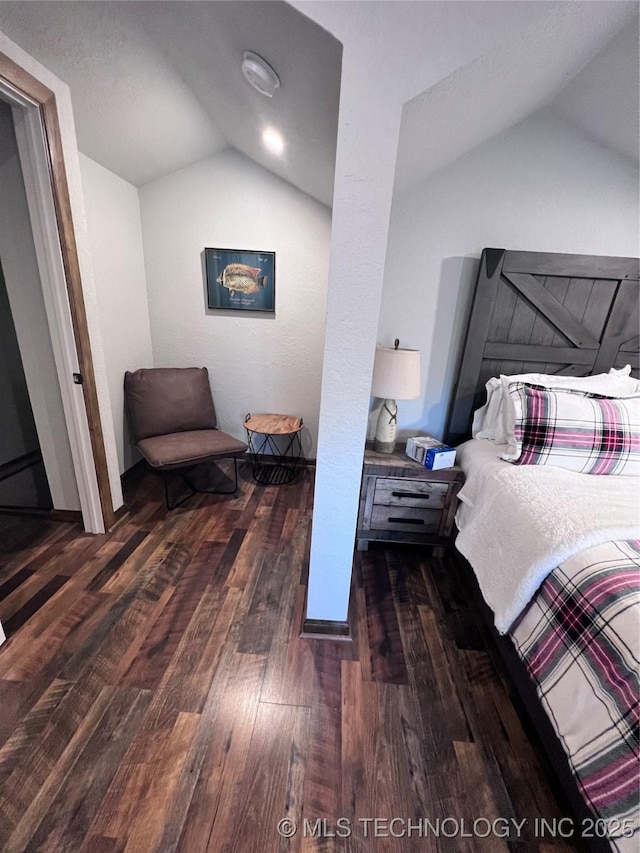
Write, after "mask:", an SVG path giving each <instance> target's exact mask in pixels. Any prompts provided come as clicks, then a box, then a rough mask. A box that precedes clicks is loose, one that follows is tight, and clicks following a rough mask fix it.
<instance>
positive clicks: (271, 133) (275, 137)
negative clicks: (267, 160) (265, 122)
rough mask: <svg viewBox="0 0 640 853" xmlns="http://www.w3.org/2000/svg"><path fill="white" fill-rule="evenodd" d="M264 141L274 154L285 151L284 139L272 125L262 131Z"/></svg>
mask: <svg viewBox="0 0 640 853" xmlns="http://www.w3.org/2000/svg"><path fill="white" fill-rule="evenodd" d="M262 141H263V142H264V144H265V147H266V148H268V149H269V151H271V153H272V154H282V152H283V151H284V139H283V138H282V136H281V135H280V134H279V133H278V131H277V130H274V129H273V128H272V127H268V128H267V129H266V130H264V131H263V132H262Z"/></svg>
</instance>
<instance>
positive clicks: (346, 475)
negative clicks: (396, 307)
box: [307, 55, 401, 622]
mask: <svg viewBox="0 0 640 853" xmlns="http://www.w3.org/2000/svg"><path fill="white" fill-rule="evenodd" d="M359 71H360V69H358V68H350V67H349V56H348V55H345V56H344V57H343V80H342V91H341V98H340V121H339V129H338V151H337V162H336V175H337V176H340V179H339V180H338V179H337V180H336V195H335V198H334V205H333V223H332V239H331V265H330V269H329V291H328V302H327V325H326V337H325V346H324V364H323V374H322V396H321V403H320V429H319V438H318V457H317V463H318V464H317V468H316V486H315V498H314V511H313V529H312V538H311V561H310V568H309V590H308V599H307V619H311V620H330V621H339V622H341V621H345V620H346V618H347V608H348V604H349V589H350V583H351V570H352V562H353V550H354V541H355V529H356V521H357V514H358V497H359V487H360V478H361V473H362V456H363V451H364V443H365V438H366V430H367V419H368V410H369V397H370V393H371V373H372V370H373V359H374V354H375V345H376V333H377V328H378V313H379V309H380V301H381V297H382V283H383V277H384V262H385V255H386V249H387V233H388V229H389V214H390V210H391V197H392V191H393V179H394V172H395V162H396V150H397V143H398V134H399V128H400V118H401V104H399V103H397V99H396V101H395V102H393V101H391V100H390V101H389V102H386V103H385V101H384V99H383V98H382V97H380V93H379V92H374V91H372V87H371V86H370V85H367V83H366V81H363V80H362V78H361V77H359V74H358V72H359ZM363 85H364V87H365V88H363Z"/></svg>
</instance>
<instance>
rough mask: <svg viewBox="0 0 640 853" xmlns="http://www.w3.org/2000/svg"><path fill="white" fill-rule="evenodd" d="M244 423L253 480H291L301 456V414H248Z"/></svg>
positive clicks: (267, 483)
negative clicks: (298, 415)
mask: <svg viewBox="0 0 640 853" xmlns="http://www.w3.org/2000/svg"><path fill="white" fill-rule="evenodd" d="M244 426H245V429H246V431H247V444H248V445H249V456H250V457H251V470H252V473H253V478H254V480H256V482H258V483H260V484H261V485H263V486H281V485H282V484H283V483H290V482H291V481H292V480H293V478H294V477H295V476H296V474H297V472H298V462H299V461H300V458H301V456H302V442H301V440H300V433H301V431H302V418H297V417H295V416H294V415H247V416H246V418H245V419H244ZM278 439H280V441H278Z"/></svg>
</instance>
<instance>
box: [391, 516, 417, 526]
mask: <svg viewBox="0 0 640 853" xmlns="http://www.w3.org/2000/svg"><path fill="white" fill-rule="evenodd" d="M389 521H393V522H395V523H396V524H397V523H398V522H399V523H400V524H424V518H394V516H389Z"/></svg>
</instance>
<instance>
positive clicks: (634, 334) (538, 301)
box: [446, 249, 640, 444]
mask: <svg viewBox="0 0 640 853" xmlns="http://www.w3.org/2000/svg"><path fill="white" fill-rule="evenodd" d="M639 278H640V260H639V259H638V258H608V257H602V256H598V255H562V254H547V253H546V252H511V251H507V250H506V249H484V250H483V252H482V258H481V261H480V270H479V272H478V280H477V282H476V289H475V294H474V298H473V307H472V309H471V317H470V319H469V327H468V329H467V337H466V341H465V345H464V351H463V355H462V363H461V365H460V372H459V376H458V382H457V385H456V388H455V390H454V397H453V401H452V406H451V410H450V414H449V425H448V431H447V437H446V440H447V442H448V443H449V444H459V443H460V442H461V441H464V440H465V439H467V438H469V437H470V435H471V420H472V416H473V412H474V410H475V409H477V408H479V407H480V406H482V405H483V404H484V403H485V402H486V396H485V388H484V386H485V383H486V382H487V380H488V379H490V378H491V377H492V376H499V375H500V374H501V373H505V374H514V373H529V372H535V373H558V374H565V375H573V376H586V375H587V374H589V373H604V372H607V371H608V370H609V369H610V368H611V367H623V366H624V365H625V364H631V367H632V372H633V375H634V376H638V368H639V366H640V365H639V352H638V351H639V349H640V313H639V305H638V294H639V292H640V285H639V281H638V280H639Z"/></svg>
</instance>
